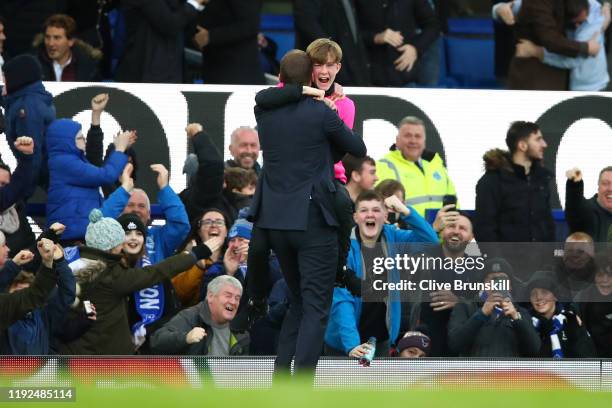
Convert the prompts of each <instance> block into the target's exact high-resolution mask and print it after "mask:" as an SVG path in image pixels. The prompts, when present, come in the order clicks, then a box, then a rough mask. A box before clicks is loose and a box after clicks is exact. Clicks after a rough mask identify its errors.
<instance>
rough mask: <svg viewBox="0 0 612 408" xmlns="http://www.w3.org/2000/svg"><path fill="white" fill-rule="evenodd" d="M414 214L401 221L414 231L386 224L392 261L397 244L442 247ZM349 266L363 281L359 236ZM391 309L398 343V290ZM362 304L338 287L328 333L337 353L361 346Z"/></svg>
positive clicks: (390, 327)
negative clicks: (416, 243) (411, 243)
mask: <svg viewBox="0 0 612 408" xmlns="http://www.w3.org/2000/svg"><path fill="white" fill-rule="evenodd" d="M409 209H410V214H409V215H408V216H407V217H406V216H402V217H401V219H402V220H403V221H404V222H406V223H407V224H408V225H410V226H412V228H413V229H412V230H402V229H399V228H397V227H395V226H393V225H388V224H385V225H383V229H382V232H381V234H382V235H383V238H384V240H383V244H385V245H386V248H387V256H388V257H389V258H391V257H394V256H395V251H394V246H395V245H393V244H396V243H410V242H423V243H431V244H438V242H439V241H438V236H437V235H436V233H435V232H434V230H433V228H432V227H431V226H430V225H429V224H428V223H427V221H425V219H424V218H423V217H421V216H420V215H419V214H418V213H417V212H416V210H415V209H414V208H412V207H409ZM346 264H347V267H349V268H350V269H352V270H353V271H355V274H356V275H357V276H358V277H359V278H360V279H363V265H362V254H361V243H360V242H359V240H358V239H357V237H356V236H355V230H353V236H352V237H351V248H350V250H349V254H348V258H347V262H346ZM398 279H399V276H398V272H397V271H392V273H391V277H390V281H397V280H398ZM389 299H390V300H389V302H388V303H387V307H388V308H389V313H388V318H389V321H388V322H387V328H388V330H389V342H390V343H391V345H393V344H395V341H396V340H397V338H398V336H399V334H400V323H401V317H402V316H401V302H400V294H399V292H398V291H393V292H390V293H389ZM361 308H362V301H361V297H356V296H353V295H351V293H350V292H349V291H348V290H347V289H346V288H334V297H333V302H332V307H331V310H330V314H329V323H328V324H327V331H326V332H325V344H327V345H328V346H329V347H332V348H334V349H336V350H339V351H342V352H344V354H345V355H348V353H349V352H350V351H351V350H352V349H353V348H355V347H357V346H358V345H360V344H361V336H360V335H359V319H360V318H361Z"/></svg>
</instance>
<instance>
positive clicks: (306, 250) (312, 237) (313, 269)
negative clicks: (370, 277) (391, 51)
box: [265, 203, 338, 375]
mask: <svg viewBox="0 0 612 408" xmlns="http://www.w3.org/2000/svg"><path fill="white" fill-rule="evenodd" d="M265 231H266V232H267V236H268V239H269V242H270V244H271V246H272V249H273V250H274V252H275V253H276V256H277V257H278V260H279V263H280V266H281V270H282V272H283V276H284V277H285V281H286V282H287V286H288V287H289V292H290V297H289V311H288V312H287V315H286V316H285V319H284V321H283V326H282V328H281V332H280V336H279V342H278V343H279V344H278V352H277V356H276V361H275V363H274V365H275V371H276V373H277V374H283V373H285V374H288V373H289V369H290V366H291V360H292V359H293V358H295V362H294V364H295V366H294V368H295V372H296V373H299V374H306V375H311V374H314V370H315V368H316V366H317V362H318V360H319V357H320V356H321V352H322V350H323V336H324V335H325V329H326V328H327V319H328V317H329V309H330V307H331V301H332V294H333V288H334V280H335V276H336V268H337V263H338V238H337V233H336V228H333V227H329V226H328V225H327V224H326V223H325V220H324V219H323V215H322V214H321V211H320V209H319V208H318V206H316V205H314V204H313V203H311V205H310V209H309V214H308V229H307V230H306V231H284V230H265Z"/></svg>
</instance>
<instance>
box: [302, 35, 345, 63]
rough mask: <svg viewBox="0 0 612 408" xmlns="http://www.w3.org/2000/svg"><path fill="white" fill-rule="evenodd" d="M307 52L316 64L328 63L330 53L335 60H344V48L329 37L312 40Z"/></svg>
mask: <svg viewBox="0 0 612 408" xmlns="http://www.w3.org/2000/svg"><path fill="white" fill-rule="evenodd" d="M306 54H308V56H309V57H310V59H311V61H312V62H313V63H315V64H325V63H327V57H328V56H330V55H331V58H332V60H333V61H334V62H336V63H339V62H341V61H342V48H340V46H339V45H338V43H337V42H335V41H332V40H330V39H329V38H318V39H316V40H314V41H313V42H311V43H310V45H308V47H307V48H306Z"/></svg>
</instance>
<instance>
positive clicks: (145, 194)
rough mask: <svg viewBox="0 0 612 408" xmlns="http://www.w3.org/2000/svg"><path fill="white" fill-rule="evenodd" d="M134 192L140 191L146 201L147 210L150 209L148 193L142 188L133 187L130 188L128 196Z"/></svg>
mask: <svg viewBox="0 0 612 408" xmlns="http://www.w3.org/2000/svg"><path fill="white" fill-rule="evenodd" d="M134 193H142V194H143V195H144V196H145V199H146V200H145V201H146V202H147V210H148V211H151V200H150V199H149V195H148V194H147V192H146V191H144V190H143V189H142V188H134V189H132V191H131V192H130V197H131V196H132V194H134Z"/></svg>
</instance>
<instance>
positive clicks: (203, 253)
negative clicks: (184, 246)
mask: <svg viewBox="0 0 612 408" xmlns="http://www.w3.org/2000/svg"><path fill="white" fill-rule="evenodd" d="M191 253H192V254H193V256H194V257H195V258H196V259H197V260H198V261H199V260H202V259H207V258H210V256H211V255H212V252H211V251H210V248H209V247H208V246H206V244H204V243H202V244H199V245H196V246H194V247H193V248H191Z"/></svg>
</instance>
